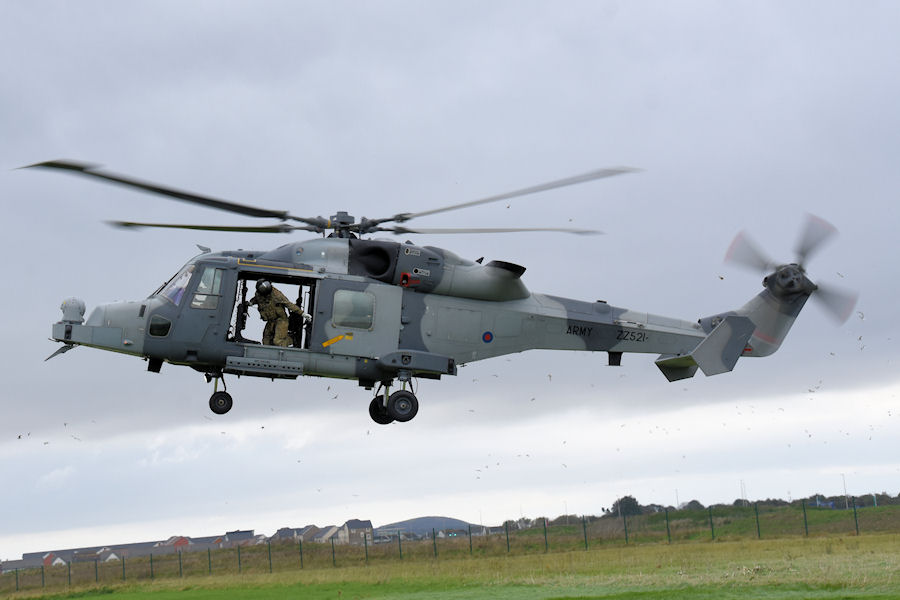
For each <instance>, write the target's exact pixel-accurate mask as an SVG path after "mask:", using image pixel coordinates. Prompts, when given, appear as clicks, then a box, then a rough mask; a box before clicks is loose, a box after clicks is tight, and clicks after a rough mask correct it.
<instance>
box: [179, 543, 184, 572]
mask: <svg viewBox="0 0 900 600" xmlns="http://www.w3.org/2000/svg"><path fill="white" fill-rule="evenodd" d="M178 576H179V577H182V578H183V577H184V564H183V563H182V562H181V550H179V551H178Z"/></svg>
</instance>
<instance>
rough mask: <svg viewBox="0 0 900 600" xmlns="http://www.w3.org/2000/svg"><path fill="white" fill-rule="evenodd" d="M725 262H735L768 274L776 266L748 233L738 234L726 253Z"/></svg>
mask: <svg viewBox="0 0 900 600" xmlns="http://www.w3.org/2000/svg"><path fill="white" fill-rule="evenodd" d="M725 262H733V263H735V264H737V265H741V266H743V267H746V268H748V269H752V270H754V271H761V272H766V271H769V270H770V269H772V267H774V266H775V263H774V262H773V261H772V259H771V258H769V257H768V256H766V254H765V253H764V252H763V251H762V250H760V248H759V246H757V245H756V243H755V242H754V241H753V240H752V239H751V238H750V236H749V235H747V234H746V232H743V231H741V232H740V233H738V234H737V235H736V236H735V238H734V241H732V242H731V246H729V247H728V252H726V253H725Z"/></svg>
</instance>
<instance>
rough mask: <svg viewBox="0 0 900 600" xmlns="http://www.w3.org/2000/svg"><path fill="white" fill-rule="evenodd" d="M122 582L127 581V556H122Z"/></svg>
mask: <svg viewBox="0 0 900 600" xmlns="http://www.w3.org/2000/svg"><path fill="white" fill-rule="evenodd" d="M122 581H125V555H124V554H122Z"/></svg>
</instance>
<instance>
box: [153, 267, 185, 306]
mask: <svg viewBox="0 0 900 600" xmlns="http://www.w3.org/2000/svg"><path fill="white" fill-rule="evenodd" d="M193 273H194V265H186V266H185V267H184V268H183V269H181V270H180V271H179V272H178V274H177V275H175V277H173V278H172V279H170V280H169V283H167V284H166V285H164V286H163V287H162V289H161V290H159V292H158V293H157V295H158V296H162V297H163V298H165V299H166V300H168V301H169V302H171V303H172V304H174V305H175V306H178V305H179V304H181V299H182V297H184V290H185V289H186V288H187V286H188V283H189V282H190V281H191V275H193Z"/></svg>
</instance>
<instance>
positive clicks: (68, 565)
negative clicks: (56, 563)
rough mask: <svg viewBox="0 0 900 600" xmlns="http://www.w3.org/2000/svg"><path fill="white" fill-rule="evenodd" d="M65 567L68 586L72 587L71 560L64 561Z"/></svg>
mask: <svg viewBox="0 0 900 600" xmlns="http://www.w3.org/2000/svg"><path fill="white" fill-rule="evenodd" d="M66 568H67V570H68V577H69V587H72V563H71V562H67V563H66ZM17 577H18V575H17Z"/></svg>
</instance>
